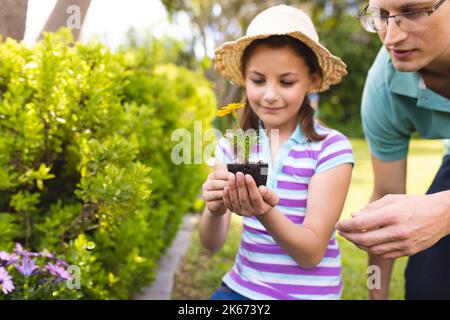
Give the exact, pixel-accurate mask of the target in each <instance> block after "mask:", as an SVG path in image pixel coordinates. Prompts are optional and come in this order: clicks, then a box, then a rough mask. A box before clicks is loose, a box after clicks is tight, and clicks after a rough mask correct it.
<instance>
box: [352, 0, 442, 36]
mask: <svg viewBox="0 0 450 320" xmlns="http://www.w3.org/2000/svg"><path fill="white" fill-rule="evenodd" d="M444 2H445V0H439V1H438V2H437V3H436V4H435V5H433V6H432V7H431V8H430V9H424V10H416V11H410V12H403V13H397V14H393V15H389V16H385V17H384V16H372V17H378V18H383V19H385V20H386V29H387V26H388V25H389V19H390V18H394V21H395V23H396V24H397V25H398V26H399V27H400V23H399V22H397V19H395V18H396V17H398V16H407V15H410V14H417V13H428V16H431V15H432V14H433V13H434V12H435V11H436V10H437V9H439V7H440V6H441V5H442V4H443V3H444ZM369 6H370V3H367V4H366V5H365V6H364V8H363V9H362V10H361V11H360V13H359V15H358V18H359V21H360V22H361V24H362V26H363V28H364V29H365V30H366V31H368V32H372V33H378V32H384V31H386V29H385V30H374V31H371V30H367V28H366V26H365V25H364V23H362V21H361V17H364V13H365V12H366V11H367V9H368V8H369ZM366 17H367V16H366ZM405 31H406V30H405Z"/></svg>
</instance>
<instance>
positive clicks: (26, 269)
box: [14, 256, 39, 277]
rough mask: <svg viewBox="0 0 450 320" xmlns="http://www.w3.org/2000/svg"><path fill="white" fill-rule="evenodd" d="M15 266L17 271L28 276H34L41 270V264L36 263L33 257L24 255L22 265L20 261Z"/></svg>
mask: <svg viewBox="0 0 450 320" xmlns="http://www.w3.org/2000/svg"><path fill="white" fill-rule="evenodd" d="M14 267H16V269H17V271H19V272H20V273H21V274H23V275H24V276H26V277H29V276H32V275H33V274H36V273H37V271H39V266H38V265H36V263H35V262H34V260H33V259H30V258H29V257H27V256H24V257H23V259H22V265H21V264H20V263H15V264H14Z"/></svg>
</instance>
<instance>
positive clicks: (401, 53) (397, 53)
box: [391, 49, 413, 60]
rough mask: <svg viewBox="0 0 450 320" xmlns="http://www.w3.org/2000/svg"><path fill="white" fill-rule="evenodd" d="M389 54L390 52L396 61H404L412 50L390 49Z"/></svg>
mask: <svg viewBox="0 0 450 320" xmlns="http://www.w3.org/2000/svg"><path fill="white" fill-rule="evenodd" d="M391 52H392V55H393V56H394V57H395V58H396V59H397V60H406V59H407V58H408V57H409V56H410V55H411V53H412V52H413V50H394V49H391Z"/></svg>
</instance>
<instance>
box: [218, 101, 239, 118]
mask: <svg viewBox="0 0 450 320" xmlns="http://www.w3.org/2000/svg"><path fill="white" fill-rule="evenodd" d="M243 107H245V103H230V104H227V105H226V106H225V107H222V108H220V109H219V110H217V112H216V115H217V116H218V117H224V116H226V115H227V114H230V113H232V112H236V109H239V108H243Z"/></svg>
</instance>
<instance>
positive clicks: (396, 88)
mask: <svg viewBox="0 0 450 320" xmlns="http://www.w3.org/2000/svg"><path fill="white" fill-rule="evenodd" d="M449 17H450V0H371V1H370V2H369V3H368V4H367V5H366V6H365V7H364V9H363V10H362V11H361V14H360V20H361V22H362V24H363V26H364V28H365V29H366V30H368V31H371V32H377V33H378V34H379V37H380V39H381V41H382V42H383V45H384V46H383V48H382V49H381V50H380V52H379V54H378V56H377V58H376V60H375V62H374V64H373V65H372V67H371V70H370V71H369V74H368V77H367V80H366V84H365V88H364V94H363V99H362V111H361V115H362V121H363V127H364V132H365V135H366V138H367V140H368V142H369V146H370V151H371V154H372V166H373V172H374V181H375V182H374V189H373V193H372V197H371V199H370V202H371V203H370V204H369V205H368V206H366V207H365V208H364V209H362V210H361V211H360V212H357V213H354V214H353V218H352V219H350V220H346V221H341V222H339V223H338V224H337V225H336V228H337V229H338V230H339V231H340V234H341V235H342V236H343V237H345V238H346V239H348V240H350V241H352V242H353V243H355V244H356V245H357V246H358V247H359V248H361V249H364V250H366V251H368V253H369V265H378V266H379V267H380V270H381V289H374V290H370V291H369V297H370V298H371V299H387V298H388V297H389V282H390V274H391V270H392V266H393V262H394V259H395V258H398V257H401V256H410V258H409V260H408V265H407V268H406V271H405V295H406V299H450V191H449V190H450V150H448V148H447V150H446V154H447V155H446V156H445V157H444V159H443V163H442V165H441V167H440V169H439V171H438V173H437V175H436V177H435V179H434V181H433V183H432V185H431V186H430V188H429V190H428V192H427V195H425V196H408V195H403V194H404V193H405V192H406V190H405V189H406V187H405V185H406V158H407V153H408V144H409V140H410V137H411V134H412V133H414V132H418V133H419V134H420V135H421V136H422V137H423V138H427V139H443V138H450V18H449Z"/></svg>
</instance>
